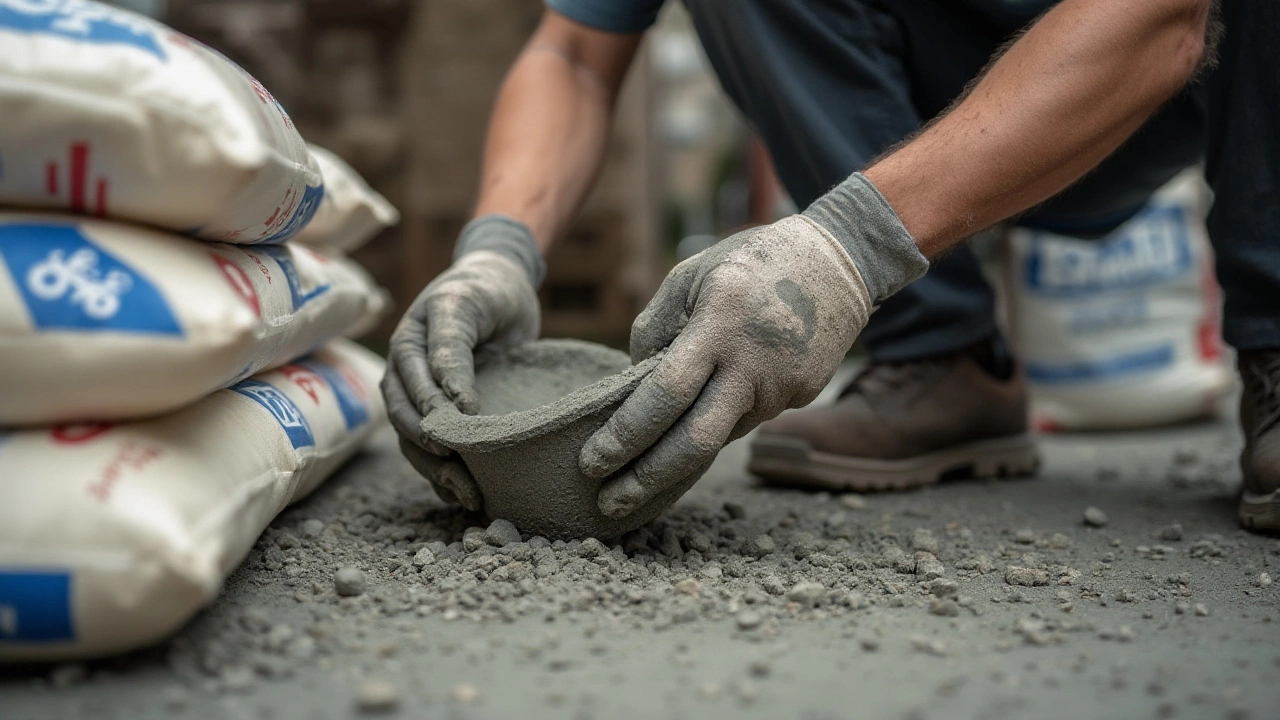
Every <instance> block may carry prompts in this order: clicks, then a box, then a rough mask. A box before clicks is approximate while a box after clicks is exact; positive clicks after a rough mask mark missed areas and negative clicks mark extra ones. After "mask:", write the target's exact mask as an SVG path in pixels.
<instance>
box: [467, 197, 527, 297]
mask: <svg viewBox="0 0 1280 720" xmlns="http://www.w3.org/2000/svg"><path fill="white" fill-rule="evenodd" d="M476 250H489V251H491V252H496V253H500V254H502V255H505V256H506V257H509V258H511V259H512V260H514V261H515V262H516V263H517V264H518V265H519V266H520V267H522V268H524V269H525V272H527V273H529V282H530V283H532V284H533V287H534V288H535V289H536V288H537V287H538V286H540V285H542V280H543V278H545V277H546V276H547V261H546V260H543V259H542V253H541V252H539V251H538V244H537V243H536V242H534V240H533V233H531V232H529V228H528V227H526V226H525V224H524V223H522V222H520V221H519V220H516V219H515V218H512V217H508V216H506V215H499V214H497V213H491V214H489V215H482V216H480V217H478V218H476V219H475V220H472V221H471V222H469V223H467V224H466V226H465V227H463V228H462V232H461V233H459V234H458V242H457V244H456V245H454V246H453V259H454V260H455V261H456V260H457V259H458V258H460V257H462V256H463V255H466V254H467V253H469V252H474V251H476Z"/></svg>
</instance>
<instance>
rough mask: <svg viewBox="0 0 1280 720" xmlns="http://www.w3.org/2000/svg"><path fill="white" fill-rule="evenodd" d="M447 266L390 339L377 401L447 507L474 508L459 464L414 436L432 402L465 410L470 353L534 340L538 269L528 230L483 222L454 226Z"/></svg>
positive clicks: (495, 219)
mask: <svg viewBox="0 0 1280 720" xmlns="http://www.w3.org/2000/svg"><path fill="white" fill-rule="evenodd" d="M454 258H455V259H454V263H453V265H451V266H450V267H449V268H448V269H447V270H445V271H444V272H443V273H441V274H440V275H439V276H437V277H436V278H435V279H434V280H432V281H431V282H430V283H428V285H427V287H426V288H425V289H423V291H422V292H421V293H420V294H419V295H418V297H417V299H415V300H414V301H413V304H412V305H411V306H410V307H409V309H408V311H407V312H406V313H405V315H404V317H403V318H402V319H401V321H400V325H399V326H398V327H397V328H396V331H395V333H393V334H392V336H391V352H390V354H389V357H388V358H387V373H386V376H385V377H384V378H383V381H382V392H383V397H384V398H385V399H386V403H387V409H388V413H389V414H390V416H391V421H392V425H393V427H395V429H396V432H397V433H398V434H399V435H400V438H401V448H402V450H403V451H404V454H405V457H406V458H408V460H409V462H410V463H411V464H412V465H413V467H414V468H415V469H416V470H418V472H420V473H422V475H423V476H424V477H426V478H427V479H428V480H429V481H430V482H431V484H432V486H433V487H434V488H435V489H436V493H437V494H438V495H439V496H440V497H441V499H443V500H444V501H445V502H447V503H456V504H461V505H463V506H465V507H467V508H468V509H470V510H479V509H480V507H481V499H480V495H479V491H478V489H476V486H475V481H474V480H473V479H472V478H471V475H470V472H469V471H468V470H467V468H466V466H465V465H464V464H462V462H461V461H460V460H459V459H458V458H457V456H456V455H455V454H454V453H453V451H452V450H450V449H449V448H447V447H445V446H443V445H441V444H439V443H436V442H433V441H432V440H431V439H429V438H428V437H426V436H425V435H424V434H423V432H422V430H421V426H422V421H423V418H424V417H425V416H426V415H427V414H429V413H430V412H431V411H432V409H434V408H436V407H437V406H439V405H441V404H449V405H456V406H457V407H458V408H459V409H460V410H461V411H462V412H464V413H474V412H475V411H476V408H477V404H478V402H479V398H478V396H477V394H476V390H475V357H476V353H477V352H484V351H486V350H487V351H497V350H501V349H503V348H509V347H513V346H516V345H519V344H520V343H524V342H527V341H530V340H533V339H534V338H536V337H537V336H538V330H539V326H540V320H541V316H540V309H539V306H538V296H537V293H536V290H535V288H536V287H537V285H538V284H539V283H540V282H541V281H542V276H543V274H544V273H545V272H546V266H545V264H544V263H543V261H542V257H541V255H540V254H539V252H538V248H537V245H536V244H535V243H534V240H533V236H532V235H531V234H530V233H529V230H528V228H526V227H525V226H524V225H523V224H521V223H519V222H516V221H515V220H513V219H511V218H508V217H505V216H501V215H487V216H484V217H480V218H477V219H476V220H473V221H471V222H470V223H468V224H467V226H466V227H465V228H463V230H462V233H461V235H460V236H459V238H458V244H457V247H456V249H455V251H454Z"/></svg>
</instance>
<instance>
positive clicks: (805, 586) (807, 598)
mask: <svg viewBox="0 0 1280 720" xmlns="http://www.w3.org/2000/svg"><path fill="white" fill-rule="evenodd" d="M826 594H827V589H826V588H825V587H823V586H822V585H820V584H818V583H816V582H810V581H808V580H801V581H800V582H798V583H796V584H795V585H794V586H792V588H791V589H790V590H788V591H787V599H788V600H790V601H792V602H796V603H800V604H801V605H808V606H810V607H812V606H815V605H817V604H818V603H819V602H821V601H822V598H823V596H824V595H826Z"/></svg>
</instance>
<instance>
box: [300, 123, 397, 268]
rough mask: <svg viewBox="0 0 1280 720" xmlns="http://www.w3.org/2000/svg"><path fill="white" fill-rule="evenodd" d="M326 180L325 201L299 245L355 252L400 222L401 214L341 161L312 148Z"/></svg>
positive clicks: (304, 230)
mask: <svg viewBox="0 0 1280 720" xmlns="http://www.w3.org/2000/svg"><path fill="white" fill-rule="evenodd" d="M308 147H310V148H311V154H312V156H313V157H315V159H316V161H317V162H318V163H319V164H320V174H321V175H322V176H323V177H324V200H322V201H321V203H320V207H319V208H318V209H317V210H316V215H315V217H314V218H312V219H311V222H310V223H308V224H307V226H306V227H304V228H303V229H302V232H300V233H298V237H297V240H298V242H303V243H306V244H308V245H315V246H318V247H326V248H336V249H338V250H342V251H344V252H352V251H353V250H355V249H357V248H359V247H360V246H362V245H364V244H365V243H367V242H369V241H370V240H371V239H373V237H374V236H375V235H377V234H378V233H380V232H382V231H383V230H386V229H387V228H389V227H391V226H392V225H395V224H396V223H398V222H400V213H399V212H397V211H396V209H395V207H394V206H393V205H392V204H391V203H389V202H387V199H386V198H384V197H383V196H382V195H380V194H379V193H378V191H377V190H374V189H373V188H371V187H369V183H367V182H365V180H364V178H362V177H360V173H358V172H356V170H355V168H353V167H351V166H350V165H348V164H347V163H346V161H344V160H343V159H342V158H340V157H338V156H337V155H335V154H333V153H331V152H329V151H328V150H325V149H324V148H322V147H318V146H316V145H309V146H308Z"/></svg>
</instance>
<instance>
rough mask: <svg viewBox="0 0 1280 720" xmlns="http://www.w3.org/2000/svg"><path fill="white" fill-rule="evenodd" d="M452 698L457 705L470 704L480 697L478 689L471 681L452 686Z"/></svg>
mask: <svg viewBox="0 0 1280 720" xmlns="http://www.w3.org/2000/svg"><path fill="white" fill-rule="evenodd" d="M453 699H454V702H457V703H458V704H459V705H470V704H472V703H474V702H475V701H477V700H479V699H480V691H479V690H478V689H476V686H475V685H472V684H471V683H459V684H457V685H454V686H453Z"/></svg>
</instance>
